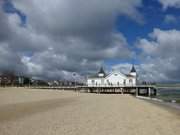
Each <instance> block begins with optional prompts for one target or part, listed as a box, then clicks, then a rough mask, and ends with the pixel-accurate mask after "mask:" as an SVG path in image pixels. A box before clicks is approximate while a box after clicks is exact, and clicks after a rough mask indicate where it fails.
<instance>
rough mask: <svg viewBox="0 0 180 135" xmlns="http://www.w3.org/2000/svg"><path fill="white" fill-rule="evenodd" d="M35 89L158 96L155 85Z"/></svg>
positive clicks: (39, 87) (38, 87)
mask: <svg viewBox="0 0 180 135" xmlns="http://www.w3.org/2000/svg"><path fill="white" fill-rule="evenodd" d="M31 88H35V89H54V90H73V91H76V92H85V93H96V94H101V93H102V94H103V93H104V94H132V95H135V96H156V95H157V88H156V86H153V85H137V86H65V87H62V86H56V87H41V86H37V87H31Z"/></svg>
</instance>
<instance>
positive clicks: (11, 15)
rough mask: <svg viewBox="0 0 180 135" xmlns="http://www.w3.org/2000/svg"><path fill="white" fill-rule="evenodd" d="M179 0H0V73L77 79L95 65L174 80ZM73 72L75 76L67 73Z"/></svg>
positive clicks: (178, 72) (177, 75)
mask: <svg viewBox="0 0 180 135" xmlns="http://www.w3.org/2000/svg"><path fill="white" fill-rule="evenodd" d="M179 37H180V0H126V1H125V0H111V1H110V0H86V1H85V0H53V1H49V0H30V1H26V0H0V72H1V73H3V72H6V71H11V72H14V73H16V74H17V75H26V76H29V77H35V78H40V79H46V80H52V79H72V78H73V77H76V78H78V79H82V78H85V77H86V76H87V75H90V74H93V73H96V72H97V71H98V70H99V68H100V67H101V66H103V67H104V68H105V69H106V72H110V71H111V70H112V69H114V70H119V71H121V72H123V73H129V71H130V69H131V67H132V65H133V64H134V65H135V68H136V70H137V73H138V77H139V79H140V80H143V81H151V82H180V61H179V59H180V53H179V52H180V44H179V43H180V38H179ZM74 74H76V76H73V75H74Z"/></svg>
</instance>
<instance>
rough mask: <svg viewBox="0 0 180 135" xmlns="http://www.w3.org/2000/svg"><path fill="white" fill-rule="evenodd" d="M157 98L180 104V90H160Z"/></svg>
mask: <svg viewBox="0 0 180 135" xmlns="http://www.w3.org/2000/svg"><path fill="white" fill-rule="evenodd" d="M156 98H158V99H162V100H163V101H165V102H171V103H172V102H174V103H178V104H180V89H171V88H169V89H158V94H157V96H156Z"/></svg>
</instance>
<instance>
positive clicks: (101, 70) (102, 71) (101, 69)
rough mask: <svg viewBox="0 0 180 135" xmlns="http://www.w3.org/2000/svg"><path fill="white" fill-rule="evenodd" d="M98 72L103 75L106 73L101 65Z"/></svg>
mask: <svg viewBox="0 0 180 135" xmlns="http://www.w3.org/2000/svg"><path fill="white" fill-rule="evenodd" d="M98 74H104V75H105V74H106V73H105V72H104V69H103V67H101V68H100V70H99V72H98Z"/></svg>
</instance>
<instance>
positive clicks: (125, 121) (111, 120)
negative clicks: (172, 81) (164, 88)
mask: <svg viewBox="0 0 180 135" xmlns="http://www.w3.org/2000/svg"><path fill="white" fill-rule="evenodd" d="M179 134H180V116H178V113H173V111H170V110H168V109H165V108H163V107H159V106H156V105H154V104H152V103H148V102H146V101H143V100H140V99H137V98H135V97H132V96H130V95H120V94H117V95H114V94H90V93H76V92H71V91H55V90H36V89H25V88H0V135H179Z"/></svg>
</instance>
